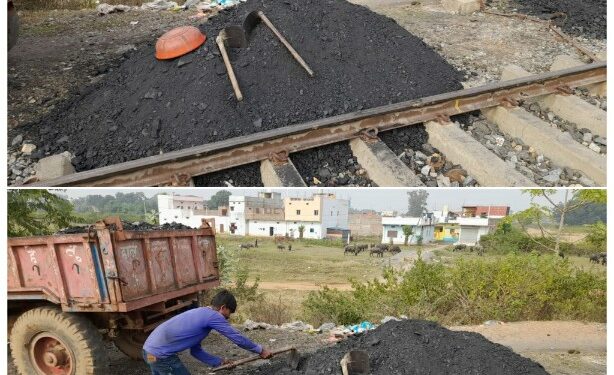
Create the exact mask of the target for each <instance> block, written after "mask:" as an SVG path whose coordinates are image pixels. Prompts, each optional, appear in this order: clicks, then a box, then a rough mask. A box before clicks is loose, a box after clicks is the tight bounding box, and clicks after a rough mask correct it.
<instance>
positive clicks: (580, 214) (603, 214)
mask: <svg viewBox="0 0 614 375" xmlns="http://www.w3.org/2000/svg"><path fill="white" fill-rule="evenodd" d="M572 203H575V202H573V201H572ZM607 211H608V205H607V204H605V203H587V204H585V205H583V206H580V207H578V208H577V209H576V210H574V211H572V212H569V213H568V214H567V217H565V224H567V225H584V224H595V223H597V222H599V221H601V222H603V223H607V215H608V212H607ZM560 219H561V215H560V214H559V212H558V211H556V212H555V213H554V220H556V221H558V220H560Z"/></svg>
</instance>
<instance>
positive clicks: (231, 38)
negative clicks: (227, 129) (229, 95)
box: [215, 26, 247, 101]
mask: <svg viewBox="0 0 614 375" xmlns="http://www.w3.org/2000/svg"><path fill="white" fill-rule="evenodd" d="M215 42H216V43H217V47H218V48H219V49H220V53H221V54H222V58H223V59H224V65H226V71H227V72H228V78H229V79H230V83H231V84H232V89H233V90H234V92H235V96H236V97H237V100H238V101H242V100H243V94H242V93H241V88H240V87H239V82H238V81H237V77H236V76H235V72H234V70H233V69H232V64H230V59H229V58H228V52H226V46H228V47H230V48H242V47H244V46H245V45H247V40H246V38H245V32H243V29H241V27H239V26H229V27H226V28H225V29H223V30H222V31H221V32H220V33H219V35H218V36H217V38H215Z"/></svg>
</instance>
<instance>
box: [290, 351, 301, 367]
mask: <svg viewBox="0 0 614 375" xmlns="http://www.w3.org/2000/svg"><path fill="white" fill-rule="evenodd" d="M300 363H301V355H300V354H299V352H298V350H296V349H292V350H290V352H289V353H288V366H290V368H291V369H292V370H298V366H299V365H300Z"/></svg>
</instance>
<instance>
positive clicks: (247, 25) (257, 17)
mask: <svg viewBox="0 0 614 375" xmlns="http://www.w3.org/2000/svg"><path fill="white" fill-rule="evenodd" d="M260 21H262V22H264V24H265V25H267V26H268V27H269V29H271V31H272V32H273V34H275V36H276V37H277V39H279V41H280V42H282V43H283V45H284V46H286V48H287V49H288V51H290V53H291V54H292V56H293V57H294V59H295V60H296V61H298V63H299V64H301V66H302V67H303V68H304V69H305V70H306V71H307V74H309V76H310V77H313V70H311V68H310V67H309V65H307V63H306V62H305V60H303V58H302V57H301V55H299V54H298V52H296V50H295V49H294V48H293V47H292V45H290V43H289V42H288V41H287V40H286V38H284V36H283V35H281V33H280V32H279V30H277V28H276V27H275V26H273V23H272V22H271V21H270V20H269V19H268V18H267V16H265V15H264V12H262V11H253V12H251V13H250V14H248V15H247V17H245V21H243V29H244V30H245V32H246V33H247V34H250V33H251V31H252V30H253V29H254V28H255V27H256V26H257V25H258V24H259V23H260Z"/></svg>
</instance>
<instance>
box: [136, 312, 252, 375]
mask: <svg viewBox="0 0 614 375" xmlns="http://www.w3.org/2000/svg"><path fill="white" fill-rule="evenodd" d="M212 329H214V330H216V331H218V332H219V333H220V334H222V335H223V336H225V337H226V338H228V339H229V340H230V341H232V342H233V343H235V344H236V345H237V346H239V347H241V348H243V349H245V350H249V351H250V352H254V353H258V354H260V352H262V346H260V345H257V344H255V343H253V342H252V341H251V340H249V339H248V338H247V337H245V336H243V335H241V334H240V333H239V331H237V330H236V329H235V328H233V327H232V326H231V325H230V323H228V321H227V320H226V318H224V316H223V315H222V314H220V313H219V312H217V311H214V310H212V309H210V308H208V307H199V308H196V309H192V310H189V311H186V312H184V313H182V314H179V315H177V316H175V317H173V318H171V319H169V320H167V321H166V322H164V323H162V324H161V325H160V326H158V327H157V328H156V329H155V330H154V331H153V332H152V333H151V335H149V337H148V338H147V341H145V345H143V349H144V350H145V351H146V352H147V353H150V354H153V355H154V356H156V357H158V358H166V357H169V356H171V355H173V354H177V353H179V352H182V351H184V350H186V349H190V354H192V356H194V357H196V358H197V359H198V360H199V361H201V362H203V363H205V364H207V365H209V366H211V367H217V366H220V365H221V364H222V359H221V358H219V357H216V356H214V355H211V354H209V353H207V352H205V351H204V350H203V348H202V347H201V346H200V343H201V342H202V341H203V340H204V339H205V337H207V335H209V332H211V330H212Z"/></svg>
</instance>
